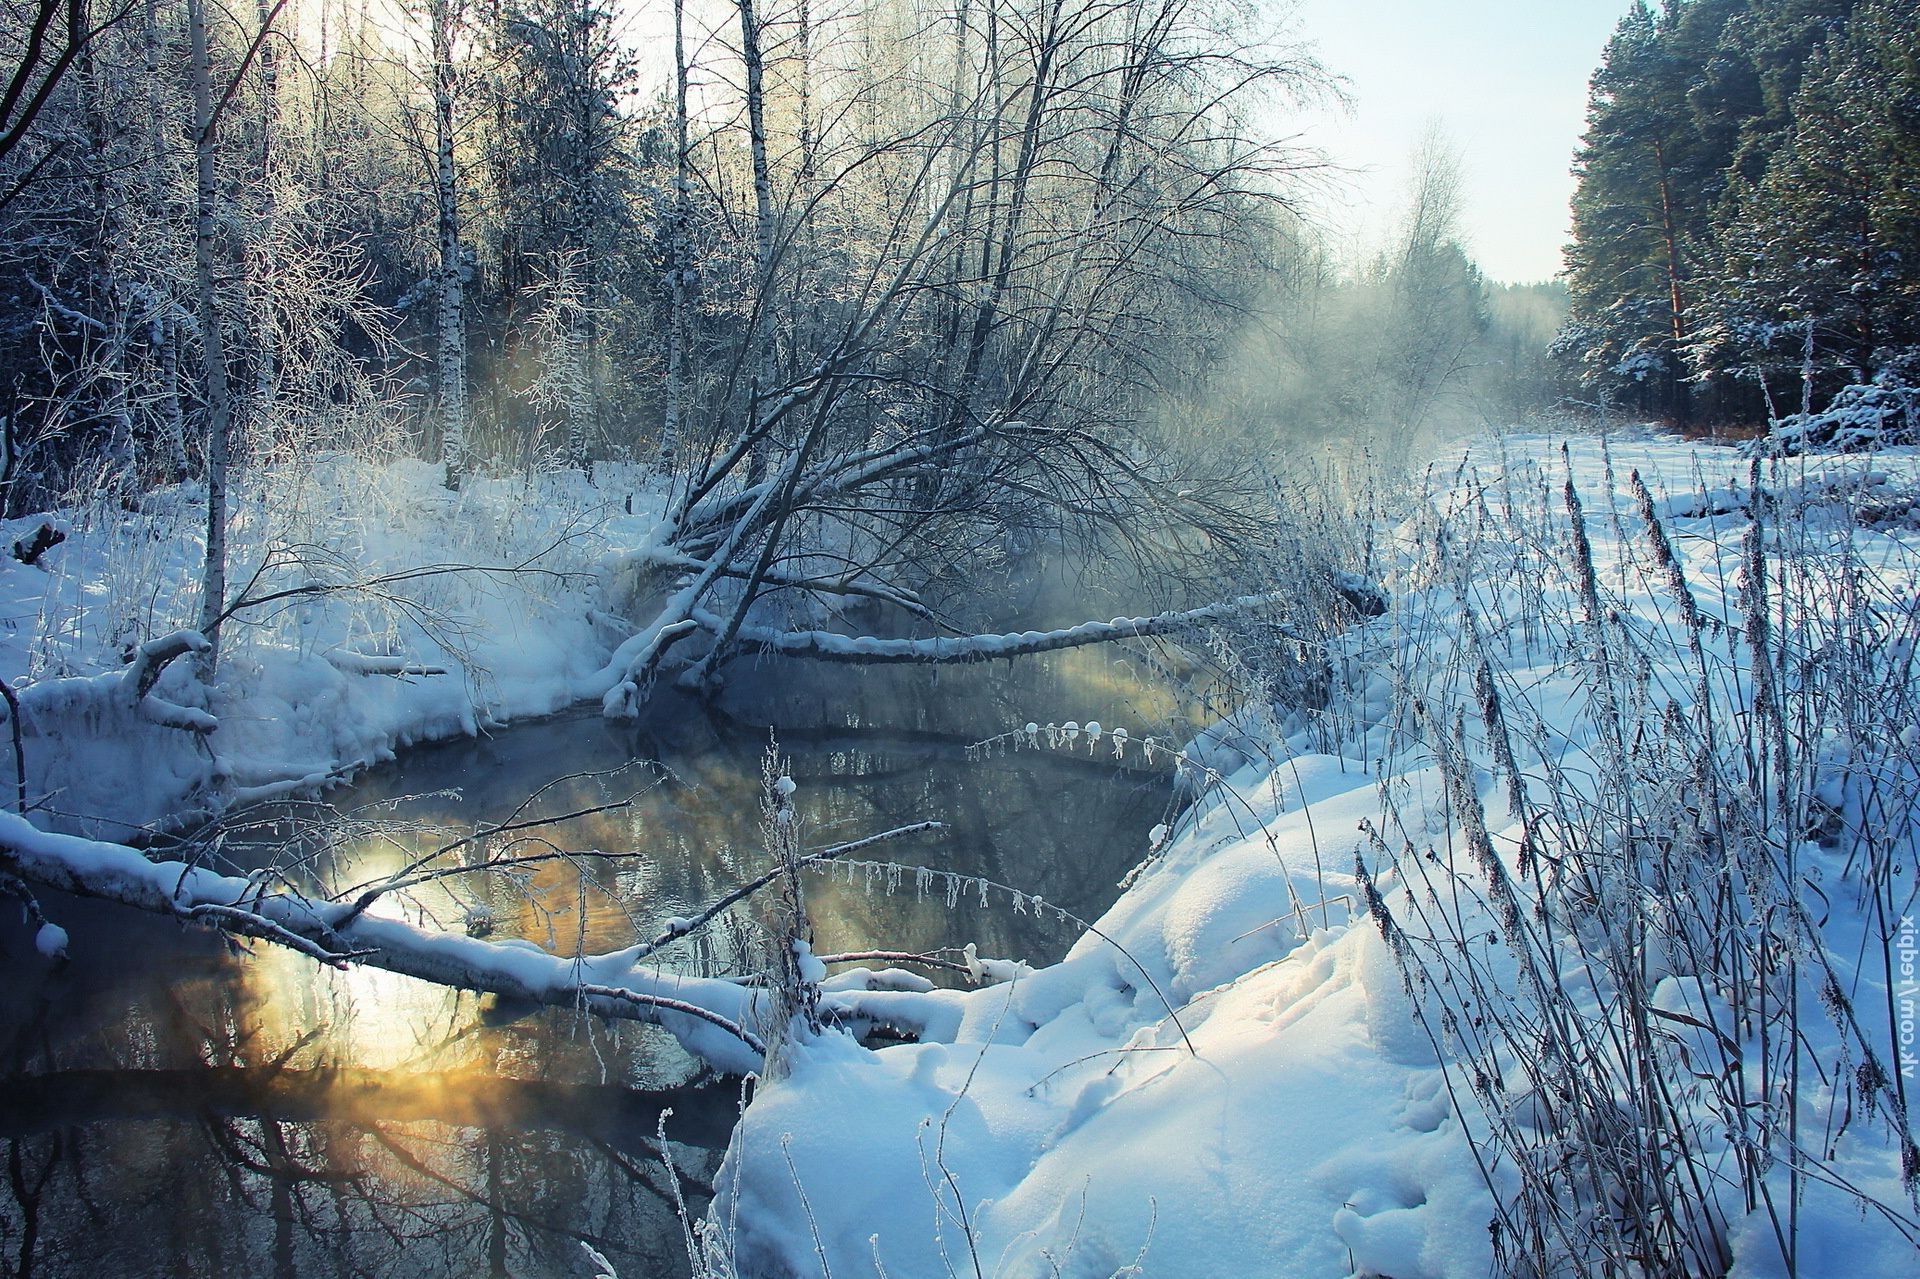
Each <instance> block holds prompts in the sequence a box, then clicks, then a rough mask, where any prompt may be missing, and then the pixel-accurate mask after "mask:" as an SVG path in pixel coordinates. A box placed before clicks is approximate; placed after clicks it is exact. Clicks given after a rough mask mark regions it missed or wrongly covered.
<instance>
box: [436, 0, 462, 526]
mask: <svg viewBox="0 0 1920 1279" xmlns="http://www.w3.org/2000/svg"><path fill="white" fill-rule="evenodd" d="M455 2H456V0H432V3H431V5H430V6H429V9H428V23H429V26H430V28H431V30H430V31H429V39H430V41H431V43H432V45H433V138H434V198H435V201H436V203H437V205H438V209H439V222H440V293H439V308H438V312H437V325H436V327H437V331H438V340H439V345H438V353H439V360H438V362H439V374H440V458H441V461H442V462H444V463H445V465H446V468H447V487H448V488H450V489H454V490H458V489H459V487H460V482H461V480H462V478H463V477H464V476H465V474H466V467H467V332H466V326H465V323H464V320H463V312H464V311H465V309H466V262H465V254H464V251H463V250H462V247H461V244H460V187H459V181H458V174H457V172H456V171H455V168H454V159H453V141H454V126H455V119H454V87H455V86H454V82H453V79H454V77H453V31H454V24H455V22H456V20H457V15H456V14H455V13H454V10H453V5H454V4H455Z"/></svg>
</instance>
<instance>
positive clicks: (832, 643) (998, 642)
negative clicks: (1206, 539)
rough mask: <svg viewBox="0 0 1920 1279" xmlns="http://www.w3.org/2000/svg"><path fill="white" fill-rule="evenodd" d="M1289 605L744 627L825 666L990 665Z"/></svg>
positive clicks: (758, 638) (704, 617) (1272, 598)
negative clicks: (976, 629)
mask: <svg viewBox="0 0 1920 1279" xmlns="http://www.w3.org/2000/svg"><path fill="white" fill-rule="evenodd" d="M1285 602H1287V600H1286V598H1285V597H1283V596H1281V595H1278V594H1274V595H1244V596H1241V597H1240V598H1239V599H1234V600H1227V601H1225V602H1223V603H1219V604H1208V605H1206V606H1204V607H1202V608H1192V609H1187V610H1185V611H1184V612H1176V613H1156V614H1154V615H1153V616H1151V617H1116V618H1114V619H1113V620H1112V621H1110V622H1082V623H1080V624H1079V625H1078V626H1068V627H1063V628H1061V629H1059V630H1051V631H1020V632H1011V633H1008V634H1005V635H960V636H936V637H934V638H931V639H876V638H874V637H873V636H870V635H836V634H833V633H832V632H829V631H779V630H774V629H772V628H770V627H764V626H743V627H741V628H740V638H741V639H742V640H744V641H746V642H747V643H749V644H758V645H760V646H761V647H762V648H765V649H769V650H771V651H773V652H775V653H779V654H781V655H782V656H785V657H807V658H813V659H814V660H816V661H824V662H874V663H898V662H914V663H922V664H937V663H943V662H984V661H991V660H993V659H995V658H1002V657H1021V656H1024V655H1026V654H1029V653H1051V652H1055V651H1057V650H1059V649H1063V648H1079V647H1081V646H1083V645H1087V644H1110V643H1112V642H1114V641H1116V640H1125V639H1144V638H1146V637H1149V636H1154V635H1169V634H1173V633H1175V632H1178V631H1184V630H1191V629H1193V628H1194V627H1196V626H1204V625H1206V624H1208V623H1210V622H1222V621H1228V620H1231V619H1233V618H1238V617H1244V616H1246V615H1248V614H1251V613H1259V612H1262V611H1264V610H1266V609H1270V608H1274V607H1277V606H1279V605H1281V604H1283V603H1285ZM694 620H695V621H697V622H699V623H700V625H701V626H702V627H704V628H706V629H708V630H718V629H719V628H720V627H721V626H722V625H724V622H723V621H722V620H721V619H720V618H718V617H716V616H715V615H714V614H712V613H708V612H705V611H696V612H695V613H694ZM1280 627H1281V630H1282V631H1283V632H1284V633H1285V634H1286V635H1287V637H1288V638H1290V639H1293V640H1297V641H1300V642H1303V643H1305V642H1308V641H1307V640H1306V637H1305V636H1302V635H1300V634H1298V633H1296V632H1295V631H1294V630H1293V629H1292V628H1291V627H1288V626H1286V625H1285V624H1284V623H1281V624H1280Z"/></svg>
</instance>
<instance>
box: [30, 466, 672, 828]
mask: <svg viewBox="0 0 1920 1279" xmlns="http://www.w3.org/2000/svg"><path fill="white" fill-rule="evenodd" d="M596 479H597V480H598V481H599V484H598V487H596V486H595V485H592V484H589V483H588V482H587V480H586V478H585V477H584V476H581V475H579V474H578V473H564V474H558V475H545V476H533V477H531V478H527V479H520V478H515V479H493V480H489V479H483V478H480V477H473V478H472V480H471V482H470V483H469V484H467V485H466V486H465V487H464V488H463V490H462V491H461V492H460V493H459V494H457V495H456V494H452V493H448V492H447V491H446V489H445V488H444V487H442V485H441V482H440V481H441V472H440V470H439V468H437V467H434V466H431V465H427V464H425V463H418V462H411V461H398V462H392V463H386V464H375V463H371V462H367V461H363V460H359V459H356V458H352V457H348V456H344V455H334V454H329V455H324V456H321V457H317V458H314V459H310V460H308V461H306V462H301V463H287V464H284V465H280V466H276V467H274V468H272V469H270V470H261V471H254V472H250V473H249V474H247V475H246V476H243V477H242V478H241V479H240V480H239V482H238V483H237V485H236V495H235V503H234V506H235V515H234V527H233V531H232V534H231V544H232V554H233V567H232V568H231V570H230V572H229V580H230V581H232V582H234V583H238V584H240V585H238V586H237V587H236V588H235V591H236V595H237V596H244V597H246V598H248V599H252V600H258V601H260V603H259V604H258V605H257V606H254V607H249V608H244V609H241V610H240V611H239V612H237V613H236V615H235V617H234V618H233V619H232V620H230V621H229V622H228V623H227V625H226V626H225V627H223V634H222V648H223V652H222V659H221V669H220V674H219V676H218V678H217V680H216V682H215V683H214V684H213V686H212V687H210V688H209V687H206V686H204V685H202V684H201V683H200V681H199V679H198V677H197V676H196V674H195V672H194V671H193V669H192V666H193V663H192V662H191V661H190V660H186V659H184V658H183V659H182V660H177V661H168V662H167V663H166V664H165V665H164V669H162V670H161V671H160V673H159V678H158V680H157V681H155V682H153V684H152V686H151V689H150V690H144V697H143V698H141V699H140V700H139V702H138V703H137V704H136V703H135V701H134V697H133V694H134V692H135V691H136V690H138V689H139V688H140V686H141V685H142V683H143V682H144V681H145V679H146V677H147V676H148V674H149V673H150V671H151V669H152V667H153V665H154V664H155V662H156V658H157V657H158V656H160V655H164V654H167V653H170V652H173V651H176V650H180V651H187V652H191V651H193V650H195V649H196V648H197V647H201V646H204V641H202V640H201V639H200V636H199V635H198V633H197V632H196V631H194V630H191V629H186V628H188V627H190V626H191V625H192V624H193V623H194V621H195V620H196V619H197V614H198V589H199V586H198V584H199V572H200V565H199V560H200V556H201V547H202V544H203V537H204V530H203V524H204V517H203V516H202V515H201V513H200V507H199V501H200V494H199V493H198V492H197V490H195V489H194V488H193V487H191V486H181V487H178V488H172V489H163V490H159V491H157V492H155V493H152V494H149V495H148V496H147V497H146V499H145V500H144V501H143V503H142V505H141V508H140V509H139V510H138V511H127V510H123V509H122V508H121V507H120V506H119V504H118V503H117V501H114V502H109V501H105V500H102V501H101V502H99V503H98V504H97V505H94V506H86V507H82V508H80V509H78V510H75V511H72V512H63V513H62V514H61V515H60V516H59V518H58V519H54V518H53V517H49V516H45V515H33V516H27V517H24V518H22V519H19V520H13V521H8V522H7V523H6V525H5V527H4V528H0V539H4V540H9V541H10V540H13V539H16V538H19V537H22V536H30V535H31V534H32V532H33V531H34V530H35V529H37V528H38V527H39V526H40V525H41V524H42V523H49V522H51V523H56V524H58V525H59V527H60V528H61V529H62V530H63V531H65V532H66V533H67V535H68V536H67V539H66V541H64V542H63V543H62V544H60V545H59V546H56V547H54V548H53V549H51V550H50V551H48V552H47V553H46V554H44V555H43V556H42V557H41V559H40V562H39V564H38V565H35V566H27V565H22V564H19V563H17V562H15V561H13V560H6V561H5V567H4V568H0V622H3V623H4V625H3V626H0V679H4V680H5V681H6V682H7V683H8V685H9V686H11V687H12V688H13V689H15V690H16V692H18V693H19V695H20V699H21V703H22V723H21V725H20V727H21V731H22V736H23V742H22V745H23V747H24V751H25V755H26V768H27V774H28V793H29V796H30V798H31V800H32V801H34V802H35V803H36V804H37V805H38V806H39V813H38V816H37V818H36V819H37V820H39V821H41V822H42V823H43V824H48V825H53V826H56V827H59V828H62V829H67V830H72V831H80V832H86V833H90V834H95V835H99V836H102V837H105V838H109V839H124V838H127V837H129V836H131V835H132V834H134V833H136V832H137V831H139V830H140V829H141V828H143V827H146V826H149V825H153V824H165V823H177V822H179V821H181V820H183V819H185V818H187V817H188V816H190V815H193V814H196V813H204V812H206V811H208V810H210V809H213V808H215V807H218V806H220V805H222V804H226V803H232V802H236V801H245V800H250V799H255V798H260V797H264V796H270V795H277V794H284V793H288V792H290V791H294V790H298V789H315V788H318V787H319V786H321V785H324V784H327V783H330V782H337V781H339V780H340V779H342V778H344V777H348V776H351V775H352V774H353V773H354V772H355V771H357V770H359V769H362V768H365V767H367V766H369V765H372V764H376V763H380V762H384V761H386V760H389V759H392V758H393V757H394V756H395V754H396V753H397V752H398V751H400V750H401V749H404V748H405V747H406V746H408V745H411V744H413V743H415V742H420V741H427V740H433V739H438V738H445V737H453V736H463V735H472V734H475V733H480V732H485V731H487V730H489V729H491V728H495V727H498V726H500V725H503V724H505V723H508V722H510V721H512V720H516V719H522V718H528V717H533V716H539V715H545V714H550V713H552V712H555V711H558V710H561V709H564V708H566V707H568V706H571V705H574V704H577V703H579V702H582V701H590V700H592V699H595V698H599V697H601V696H603V695H605V694H607V691H608V689H609V688H610V687H612V686H613V684H614V682H615V681H614V679H613V678H612V677H610V676H609V675H608V674H607V670H606V668H607V666H608V662H609V657H610V648H612V647H613V646H615V645H618V644H619V643H620V642H621V641H622V640H628V636H629V635H632V639H631V640H630V641H629V644H630V645H642V646H643V645H645V644H646V643H648V642H650V641H657V639H658V636H657V635H650V634H649V633H648V632H647V631H646V630H645V629H644V628H643V627H642V626H641V625H640V624H639V623H637V622H636V623H631V624H629V623H624V622H622V621H621V620H620V618H621V617H622V616H623V615H625V614H628V613H630V612H631V611H632V610H633V609H634V608H635V606H636V604H641V603H645V602H646V600H645V599H644V596H645V595H646V592H647V591H648V590H649V589H650V588H649V587H648V586H647V584H646V579H645V576H644V574H645V571H646V568H647V566H648V565H649V564H651V563H652V561H653V560H654V559H657V558H658V555H659V549H658V542H659V539H660V538H661V537H662V536H663V532H662V528H661V523H660V507H661V506H662V504H663V499H662V497H661V496H660V495H659V494H658V493H656V492H654V491H652V490H651V489H650V488H648V487H647V478H646V477H645V476H643V475H642V474H640V473H639V472H632V473H628V472H624V471H622V470H621V468H618V467H612V466H604V465H603V466H600V467H597V468H596ZM629 498H631V500H632V510H633V512H635V513H632V514H629V513H628V510H627V507H628V501H629ZM610 624H611V625H612V626H614V627H621V628H624V629H621V630H620V631H619V633H618V634H612V635H610V634H608V628H609V625H610ZM687 629H691V628H690V627H689V628H687ZM635 632H638V633H637V634H635ZM155 633H159V634H160V635H161V638H160V639H156V640H152V641H148V642H146V643H144V644H139V645H137V646H136V645H134V644H133V643H131V642H130V640H131V639H133V638H134V637H138V636H140V635H142V634H155ZM682 633H684V632H682ZM620 669H622V670H624V666H622V667H621V668H620ZM182 729H187V730H191V731H190V732H183V731H180V730H182ZM196 736H197V737H199V738H200V739H202V740H196ZM129 757H134V758H137V759H138V760H139V767H138V768H128V767H127V766H126V762H127V760H128V758H129Z"/></svg>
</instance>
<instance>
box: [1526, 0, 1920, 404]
mask: <svg viewBox="0 0 1920 1279" xmlns="http://www.w3.org/2000/svg"><path fill="white" fill-rule="evenodd" d="M1575 172H1576V175H1577V177H1578V179H1579V186H1578V191H1577V194H1576V196H1575V198H1574V206H1573V213H1574V224H1573V241H1572V244H1571V245H1570V246H1569V249H1568V255H1567V276H1566V279H1567V284H1568V288H1569V292H1570V295H1571V297H1570V300H1571V313H1570V315H1569V318H1568V322H1567V324H1566V327H1565V328H1564V329H1563V331H1562V332H1561V334H1560V336H1559V338H1558V341H1557V346H1556V349H1557V350H1558V351H1559V353H1560V354H1561V355H1562V356H1563V357H1564V358H1565V359H1566V360H1568V361H1569V362H1570V363H1571V364H1573V365H1574V366H1575V367H1577V369H1578V376H1579V378H1580V380H1581V382H1582V383H1583V385H1584V386H1585V388H1586V389H1587V392H1588V393H1589V394H1590V395H1591V396H1592V397H1594V398H1596V399H1598V400H1599V401H1601V402H1603V403H1605V404H1606V405H1608V406H1611V407H1617V408H1621V409H1624V410H1626V411H1629V412H1634V413H1641V414H1649V415H1655V416H1659V417H1662V418H1666V419H1668V420H1672V421H1677V422H1683V423H1684V422H1686V421H1689V420H1696V419H1697V420H1702V421H1749V422H1757V421H1765V420H1769V419H1777V418H1780V417H1782V416H1786V415H1789V414H1792V413H1794V412H1799V411H1802V410H1803V408H1804V407H1807V406H1811V407H1814V408H1821V407H1824V406H1825V405H1826V403H1827V401H1828V399H1829V398H1831V397H1833V396H1834V395H1836V394H1837V393H1839V392H1841V391H1843V390H1844V389H1845V388H1847V387H1849V386H1865V385H1870V384H1873V383H1876V382H1877V383H1879V384H1880V385H1881V386H1882V387H1883V388H1886V389H1898V388H1905V387H1910V386H1911V385H1912V384H1913V383H1915V382H1916V381H1920V18H1916V16H1915V10H1914V8H1913V6H1912V5H1911V4H1910V3H1906V0H1860V2H1856V0H1666V2H1665V3H1664V4H1663V5H1662V6H1661V8H1660V9H1659V10H1658V11H1657V12H1656V11H1654V10H1653V9H1651V8H1649V7H1648V5H1647V4H1646V3H1644V0H1641V2H1640V3H1636V4H1635V6H1634V7H1633V9H1632V10H1631V11H1629V12H1628V14H1627V15H1626V17H1625V18H1624V19H1623V20H1622V21H1621V23H1620V25H1619V28H1618V30H1617V31H1616V33H1615V35H1614V37H1613V39H1612V41H1611V42H1610V43H1609V44H1608V45H1607V48H1606V54H1605V59H1604V61H1603V63H1602V64H1601V66H1600V68H1599V70H1598V71H1597V72H1596V74H1595V76H1594V79H1593V83H1592V96H1591V101H1590V105H1589V109H1588V117H1587V133H1586V135H1585V137H1584V139H1583V140H1582V143H1581V147H1580V151H1579V154H1578V156H1577V159H1576V164H1575Z"/></svg>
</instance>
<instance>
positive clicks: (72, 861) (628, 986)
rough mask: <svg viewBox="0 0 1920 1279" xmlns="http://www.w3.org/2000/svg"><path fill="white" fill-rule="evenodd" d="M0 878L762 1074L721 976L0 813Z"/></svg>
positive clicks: (755, 995)
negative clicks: (675, 1044)
mask: <svg viewBox="0 0 1920 1279" xmlns="http://www.w3.org/2000/svg"><path fill="white" fill-rule="evenodd" d="M0 870H4V871H6V872H7V873H10V874H13V875H16V876H18V877H19V878H20V879H22V880H25V881H27V882H29V883H33V884H38V885H41V886H44V887H48V888H55V889H59V890H61V891H63V892H69V893H74V894H77V895H80V896H84V897H94V898H99V899H102V900H105V901H112V902H117V903H119V904H121V905H125V906H131V907H133V908H135V909H138V910H144V911H149V912H152V913H154V914H160V915H171V916H174V917H176V918H180V919H188V920H196V921H199V922H202V923H205V924H209V925H211V926H213V927H216V928H219V929H221V930H222V931H224V932H228V933H234V934H238V935H241V936H248V937H255V938H259V939H261V940H265V941H269V942H273V943H275V944H278V945H285V946H289V947H292V948H293V949H296V950H299V951H301V952H302V953H304V954H307V955H309V956H312V957H314V958H316V959H319V960H321V961H323V962H327V963H332V964H338V963H345V962H348V961H351V962H353V963H360V964H366V965H368V966H371V967H374V968H381V969H385V970H386V971H388V972H394V973H400V974H402V975H404V976H408V977H416V978H419V979H420V980H422V981H429V982H433V983H435V984H436V985H441V986H447V987H450V988H453V989H456V990H472V991H485V992H490V993H492V994H497V995H504V996H508V997H510V998H514V999H523V1000H528V1001H530V1002H533V1003H538V1004H546V1005H551V1006H554V1007H560V1008H578V1009H581V1010H584V1011H587V1012H593V1013H597V1014H599V1015H601V1016H604V1017H620V1018H625V1019H627V1020H632V1021H642V1022H647V1023H650V1024H653V1025H658V1026H661V1027H663V1028H665V1029H666V1030H667V1031H669V1032H670V1033H672V1034H673V1036H674V1037H675V1038H676V1039H678V1040H679V1041H680V1042H681V1044H682V1045H684V1046H685V1047H686V1049H687V1050H688V1051H689V1052H691V1053H693V1054H694V1055H695V1056H697V1057H699V1058H701V1059H702V1060H703V1061H705V1062H707V1063H708V1064H709V1065H711V1066H712V1067H714V1068H715V1069H716V1070H719V1071H722V1072H724V1073H727V1074H736V1075H737V1074H746V1073H748V1072H750V1071H754V1070H758V1069H759V1068H760V1065H761V1057H762V1052H761V1049H760V1047H759V1041H758V1039H757V1037H754V1036H753V1035H752V1033H751V1031H746V1030H744V1028H747V1027H751V1026H752V1025H754V1024H755V1023H756V1020H757V1019H758V1017H759V1015H760V1014H761V1012H762V1008H761V1003H762V1001H763V1000H764V999H765V995H764V993H763V992H758V991H755V990H753V989H751V988H749V987H747V986H744V985H741V984H739V983H736V982H732V981H726V980H722V979H719V978H711V977H681V976H676V975H673V974H668V973H661V972H658V971H656V970H653V969H649V968H642V967H639V966H638V965H637V964H636V963H635V961H634V960H633V958H632V957H631V954H630V953H628V952H621V953H617V954H613V955H587V956H577V957H574V956H562V955H554V954H549V953H548V952H546V951H544V950H541V949H540V948H538V947H536V946H534V945H532V944H531V943H527V942H517V941H504V942H489V941H483V940H480V939H477V938H473V937H468V936H465V935H464V934H460V933H451V932H436V931H431V930H428V929H424V928H420V927H416V926H415V925H413V924H410V923H407V922H406V921H404V920H399V919H389V918H385V917H381V916H376V915H372V914H365V913H362V914H357V915H356V914H354V913H353V912H352V908H351V907H350V906H347V905H344V904H338V903H328V902H320V901H315V900H313V899H311V898H308V897H304V896H300V895H297V894H293V893H290V892H286V891H284V890H269V889H268V888H267V887H266V886H265V885H263V884H261V883H259V882H257V881H256V880H252V879H245V878H240V877H236V876H229V875H220V874H217V873H215V872H213V871H210V870H207V869H205V868H203V867H198V866H192V865H189V864H187V863H184V862H177V861H157V862H156V861H149V860H148V859H147V858H146V857H145V856H143V855H142V854H141V853H140V852H139V851H138V850H136V849H132V848H128V847H126V846H124V845H121V844H114V843H108V842H105V841H101V840H91V839H83V838H80V837H77V836H72V835H59V834H53V833H50V832H46V831H42V830H39V829H38V828H36V827H35V826H34V825H33V824H32V823H30V822H28V821H26V820H25V819H24V818H21V817H18V816H15V815H14V814H11V813H0Z"/></svg>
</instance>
